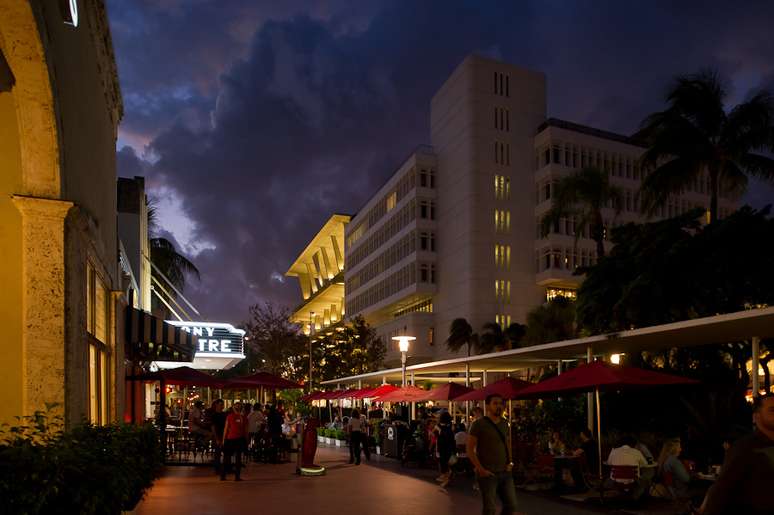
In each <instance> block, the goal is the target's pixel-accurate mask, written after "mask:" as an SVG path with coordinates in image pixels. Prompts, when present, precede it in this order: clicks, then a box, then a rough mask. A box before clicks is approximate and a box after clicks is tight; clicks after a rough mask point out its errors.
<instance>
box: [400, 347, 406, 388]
mask: <svg viewBox="0 0 774 515" xmlns="http://www.w3.org/2000/svg"><path fill="white" fill-rule="evenodd" d="M400 366H401V370H402V371H401V386H402V387H403V388H405V387H406V353H405V352H401V353H400Z"/></svg>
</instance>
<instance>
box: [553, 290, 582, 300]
mask: <svg viewBox="0 0 774 515" xmlns="http://www.w3.org/2000/svg"><path fill="white" fill-rule="evenodd" d="M557 297H564V298H567V299H571V300H575V299H576V298H577V297H578V295H577V292H576V291H575V290H571V289H568V288H546V301H551V300H554V299H555V298H557Z"/></svg>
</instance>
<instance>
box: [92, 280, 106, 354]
mask: <svg viewBox="0 0 774 515" xmlns="http://www.w3.org/2000/svg"><path fill="white" fill-rule="evenodd" d="M107 325H108V324H107V289H106V288H105V284H104V283H103V282H102V280H101V279H100V278H99V277H97V278H96V281H94V337H95V338H96V339H97V340H99V341H101V342H102V343H108V340H107Z"/></svg>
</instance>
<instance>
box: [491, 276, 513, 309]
mask: <svg viewBox="0 0 774 515" xmlns="http://www.w3.org/2000/svg"><path fill="white" fill-rule="evenodd" d="M495 299H497V301H498V302H501V303H503V304H510V302H511V281H508V280H506V279H496V280H495Z"/></svg>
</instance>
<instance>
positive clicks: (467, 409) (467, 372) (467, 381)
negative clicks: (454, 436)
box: [465, 363, 470, 422]
mask: <svg viewBox="0 0 774 515" xmlns="http://www.w3.org/2000/svg"><path fill="white" fill-rule="evenodd" d="M465 386H467V387H468V388H470V364H468V363H465ZM465 421H466V422H469V421H470V401H465Z"/></svg>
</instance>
